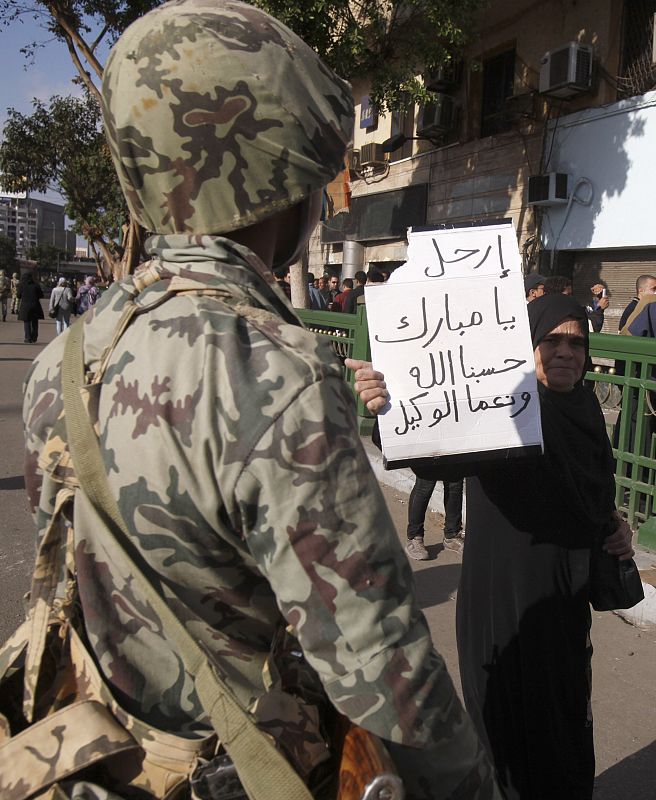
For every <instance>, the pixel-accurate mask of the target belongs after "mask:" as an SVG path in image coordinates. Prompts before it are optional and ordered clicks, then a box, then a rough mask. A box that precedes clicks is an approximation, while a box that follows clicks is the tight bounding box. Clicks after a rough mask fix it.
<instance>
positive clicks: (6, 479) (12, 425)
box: [0, 301, 55, 641]
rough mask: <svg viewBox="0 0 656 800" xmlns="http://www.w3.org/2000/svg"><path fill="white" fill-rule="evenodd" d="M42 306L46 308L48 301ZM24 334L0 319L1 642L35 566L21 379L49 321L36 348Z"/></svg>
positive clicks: (49, 324) (19, 613) (46, 326)
mask: <svg viewBox="0 0 656 800" xmlns="http://www.w3.org/2000/svg"><path fill="white" fill-rule="evenodd" d="M42 305H43V307H44V310H47V302H46V301H43V303H42ZM46 317H47V313H46ZM23 336H24V332H23V323H22V322H19V321H18V320H17V319H16V317H15V316H14V315H13V314H10V315H8V317H7V321H6V322H1V321H0V574H1V575H2V583H1V584H0V609H1V610H2V613H1V614H0V641H4V640H5V639H6V638H7V636H8V635H9V634H10V633H11V632H12V631H13V630H14V629H15V628H16V626H17V624H18V623H19V622H20V621H21V620H22V619H23V604H22V597H23V595H24V594H25V592H27V590H28V589H29V580H30V576H31V575H32V567H33V566H34V526H33V524H32V517H31V516H30V513H29V508H28V503H27V497H26V495H25V482H24V480H23V453H24V445H23V410H22V403H23V381H24V379H25V376H26V374H27V372H28V370H29V368H30V366H31V365H32V361H33V359H34V357H35V356H36V355H37V353H40V352H41V350H43V348H44V347H45V345H46V344H47V343H48V342H50V341H51V340H52V339H53V338H54V336H55V323H54V320H51V319H45V320H42V321H40V322H39V342H38V344H23Z"/></svg>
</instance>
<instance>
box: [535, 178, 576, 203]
mask: <svg viewBox="0 0 656 800" xmlns="http://www.w3.org/2000/svg"><path fill="white" fill-rule="evenodd" d="M571 184H572V179H571V175H568V174H567V173H565V172H548V173H547V174H546V175H531V176H530V178H529V179H528V204H529V205H530V206H557V205H562V204H563V203H567V201H568V200H569V196H570V193H571Z"/></svg>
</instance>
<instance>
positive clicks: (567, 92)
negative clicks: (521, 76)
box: [539, 42, 593, 97]
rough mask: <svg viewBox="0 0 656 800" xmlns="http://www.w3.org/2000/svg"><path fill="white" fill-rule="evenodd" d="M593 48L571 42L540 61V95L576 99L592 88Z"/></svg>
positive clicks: (546, 54)
mask: <svg viewBox="0 0 656 800" xmlns="http://www.w3.org/2000/svg"><path fill="white" fill-rule="evenodd" d="M592 54H593V50H592V46H591V45H589V44H580V43H579V42H569V44H566V45H564V46H563V47H559V48H557V49H556V50H550V51H549V52H548V53H545V54H544V55H543V56H542V58H541V59H540V84H539V85H540V94H548V95H551V96H552V97H574V95H577V94H581V93H582V92H589V91H590V89H591V88H592Z"/></svg>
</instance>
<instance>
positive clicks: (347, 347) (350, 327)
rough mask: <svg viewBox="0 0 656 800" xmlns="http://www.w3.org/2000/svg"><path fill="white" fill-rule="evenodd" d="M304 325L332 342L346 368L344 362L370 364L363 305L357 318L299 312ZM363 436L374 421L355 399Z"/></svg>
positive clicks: (350, 379) (349, 375)
mask: <svg viewBox="0 0 656 800" xmlns="http://www.w3.org/2000/svg"><path fill="white" fill-rule="evenodd" d="M296 312H297V314H298V315H299V317H300V318H301V320H302V321H303V324H304V325H305V326H306V327H307V328H308V329H309V330H311V331H314V332H315V333H322V334H324V335H326V336H328V338H329V339H330V340H331V341H332V343H333V350H334V351H335V354H336V355H337V357H338V358H339V359H340V361H341V362H342V365H343V364H344V359H345V358H356V359H362V360H364V361H370V360H371V350H370V348H369V332H368V330H367V311H366V309H365V306H364V304H361V305H359V306H358V310H357V312H356V313H355V314H341V313H337V312H333V311H309V310H307V309H303V308H297V309H296ZM343 369H344V378H345V379H346V380H347V381H348V382H349V384H350V385H351V386H353V383H354V381H355V378H354V377H353V372H352V370H350V369H346V367H343ZM356 401H357V407H358V422H359V429H360V433H369V432H371V429H372V428H373V417H372V415H371V414H370V413H369V411H367V408H366V406H365V405H364V403H363V402H362V401H361V400H360V398H359V397H358V396H357V395H356Z"/></svg>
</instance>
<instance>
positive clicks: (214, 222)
mask: <svg viewBox="0 0 656 800" xmlns="http://www.w3.org/2000/svg"><path fill="white" fill-rule="evenodd" d="M102 94H103V116H104V122H105V130H106V133H107V137H108V140H109V145H110V150H111V153H112V157H113V159H114V163H115V165H116V169H117V171H118V175H119V180H120V182H121V186H122V189H123V193H124V194H125V197H126V199H127V202H128V205H129V207H130V210H131V211H132V213H133V214H134V216H135V217H136V218H137V219H138V220H139V222H140V223H141V225H142V226H143V227H144V228H146V229H147V230H149V231H152V232H156V233H198V234H211V233H227V232H229V231H231V230H236V229H238V228H242V227H245V226H247V225H251V224H253V223H255V222H259V221H260V220H262V219H265V218H266V217H269V216H271V215H272V214H275V213H276V212H278V211H281V210H283V209H285V208H288V207H289V206H292V205H294V204H296V203H298V202H300V201H301V200H302V199H304V198H305V197H307V196H308V195H309V194H311V193H312V192H313V191H315V190H316V189H319V188H321V187H323V186H325V185H326V184H327V183H329V182H330V181H331V180H332V179H333V178H334V177H335V175H337V173H338V172H339V171H340V169H341V168H342V166H343V160H344V154H345V152H346V148H347V146H348V144H349V142H350V140H351V137H352V133H353V99H352V96H351V92H350V89H349V86H348V84H347V83H345V82H344V81H342V80H341V79H340V78H338V77H337V76H336V75H335V74H334V73H333V72H331V71H330V70H329V69H328V68H327V67H326V66H325V65H324V64H323V63H322V61H321V60H320V58H319V56H318V55H317V54H316V53H315V52H314V51H313V50H312V49H311V48H310V47H308V46H307V45H306V44H305V43H304V42H303V41H302V40H301V39H299V37H298V36H296V35H295V34H294V33H292V32H291V31H290V30H289V29H288V28H286V27H285V26H284V25H283V24H282V23H280V22H279V21H277V20H276V19H274V18H273V17H271V16H270V15H269V14H267V13H265V12H264V11H262V10H260V9H257V8H255V7H253V6H250V5H248V4H246V3H241V2H237V0H173V2H169V3H166V4H164V5H162V6H160V7H158V8H156V9H155V10H153V11H151V12H150V13H148V14H146V15H145V16H143V17H141V18H140V19H138V20H137V21H136V22H134V23H133V24H132V25H131V26H130V27H129V28H128V29H127V30H126V31H125V32H124V33H123V35H122V36H121V38H120V39H119V40H118V42H117V43H116V45H115V46H114V48H113V50H112V53H111V55H110V57H109V60H108V62H107V66H106V69H105V73H104V77H103V88H102Z"/></svg>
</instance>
